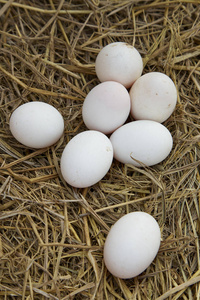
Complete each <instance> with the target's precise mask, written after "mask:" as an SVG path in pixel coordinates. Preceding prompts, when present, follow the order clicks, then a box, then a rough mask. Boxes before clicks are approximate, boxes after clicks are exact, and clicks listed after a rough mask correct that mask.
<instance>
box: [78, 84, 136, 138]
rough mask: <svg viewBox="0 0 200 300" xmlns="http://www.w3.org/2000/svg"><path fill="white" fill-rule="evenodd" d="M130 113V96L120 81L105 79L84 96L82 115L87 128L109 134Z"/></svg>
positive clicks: (121, 123) (123, 121) (122, 122)
mask: <svg viewBox="0 0 200 300" xmlns="http://www.w3.org/2000/svg"><path fill="white" fill-rule="evenodd" d="M129 113H130V96H129V93H128V91H127V89H126V88H125V87H124V86H123V85H122V84H120V83H118V82H114V81H106V82H103V83H100V84H98V85H97V86H95V87H94V88H93V89H92V90H91V91H90V92H89V93H88V95H87V96H86V98H85V100H84V103H83V109H82V116H83V121H84V123H85V125H86V126H87V128H89V129H93V130H98V131H101V132H103V133H105V134H109V133H111V132H113V131H114V130H116V129H117V128H118V127H119V126H121V125H123V124H124V123H125V121H126V119H127V118H128V115H129Z"/></svg>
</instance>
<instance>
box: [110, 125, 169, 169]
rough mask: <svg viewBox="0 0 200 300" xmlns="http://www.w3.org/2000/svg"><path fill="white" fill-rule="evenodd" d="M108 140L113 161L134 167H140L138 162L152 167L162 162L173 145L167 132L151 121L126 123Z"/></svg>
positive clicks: (161, 126) (163, 127)
mask: <svg viewBox="0 0 200 300" xmlns="http://www.w3.org/2000/svg"><path fill="white" fill-rule="evenodd" d="M110 140H111V143H112V145H113V150H114V157H115V159H117V160H118V161H120V162H122V163H125V164H132V165H135V166H141V164H140V163H139V162H141V163H142V164H144V165H146V166H152V165H155V164H157V163H159V162H161V161H163V160H164V159H165V158H166V157H167V156H168V154H169V153H170V151H171V149H172V145H173V139H172V136H171V133H170V132H169V130H168V129H167V128H166V127H165V126H164V125H162V124H160V123H158V122H155V121H151V120H138V121H133V122H130V123H127V124H125V125H123V126H121V127H120V128H118V129H117V130H116V131H114V132H113V133H112V135H111V137H110ZM134 159H135V160H137V161H139V162H137V161H135V160H134Z"/></svg>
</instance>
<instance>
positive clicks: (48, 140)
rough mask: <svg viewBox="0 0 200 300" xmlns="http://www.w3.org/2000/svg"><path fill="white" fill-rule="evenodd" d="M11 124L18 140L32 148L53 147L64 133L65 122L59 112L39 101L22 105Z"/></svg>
mask: <svg viewBox="0 0 200 300" xmlns="http://www.w3.org/2000/svg"><path fill="white" fill-rule="evenodd" d="M9 123H10V131H11V133H12V134H13V136H14V137H15V138H16V140H18V141H19V142H20V143H21V144H23V145H25V146H28V147H31V148H44V147H49V146H51V145H53V144H54V143H56V142H57V141H58V140H59V138H60V137H61V136H62V134H63V131H64V120H63V117H62V115H61V114H60V113H59V111H58V110H57V109H56V108H55V107H53V106H52V105H50V104H47V103H44V102H39V101H34V102H29V103H25V104H22V105H20V106H19V107H18V108H17V109H16V110H15V111H14V112H13V113H12V115H11V117H10V122H9Z"/></svg>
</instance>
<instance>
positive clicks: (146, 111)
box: [129, 72, 177, 123]
mask: <svg viewBox="0 0 200 300" xmlns="http://www.w3.org/2000/svg"><path fill="white" fill-rule="evenodd" d="M129 93H130V98H131V115H132V116H133V118H134V119H135V120H154V121H157V122H160V123H162V122H164V121H165V120H167V119H168V118H169V117H170V115H171V114H172V113H173V111H174V109H175V106H176V102H177V91H176V86H175V84H174V82H173V81H172V80H171V78H170V77H168V76H167V75H166V74H163V73H160V72H150V73H147V74H145V75H142V76H141V77H140V78H138V79H137V80H136V81H135V83H134V84H133V86H132V87H131V89H130V92H129Z"/></svg>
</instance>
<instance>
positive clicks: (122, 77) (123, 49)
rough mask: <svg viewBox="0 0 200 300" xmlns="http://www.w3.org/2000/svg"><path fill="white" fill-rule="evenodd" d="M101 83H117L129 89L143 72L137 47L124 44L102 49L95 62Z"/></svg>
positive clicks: (119, 43)
mask: <svg viewBox="0 0 200 300" xmlns="http://www.w3.org/2000/svg"><path fill="white" fill-rule="evenodd" d="M95 69H96V74H97V77H98V78H99V80H100V81H101V82H104V81H117V82H119V83H121V84H123V85H124V86H125V87H126V88H129V87H130V86H131V85H132V84H133V82H134V81H135V80H136V79H137V78H139V77H140V76H141V74H142V71H143V61H142V57H141V55H140V53H139V52H138V51H137V49H136V48H135V47H133V46H132V45H129V44H127V43H123V42H115V43H111V44H108V45H107V46H105V47H104V48H102V49H101V51H100V52H99V54H98V55H97V58H96V62H95Z"/></svg>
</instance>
